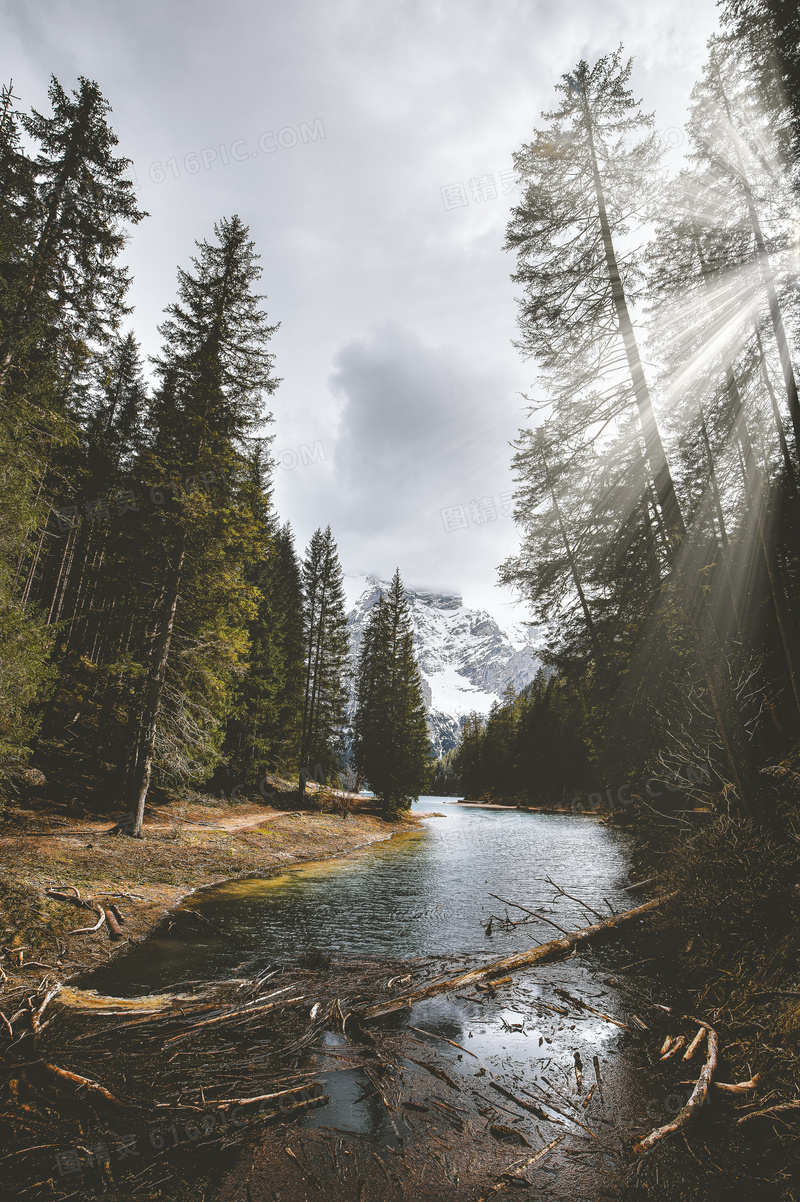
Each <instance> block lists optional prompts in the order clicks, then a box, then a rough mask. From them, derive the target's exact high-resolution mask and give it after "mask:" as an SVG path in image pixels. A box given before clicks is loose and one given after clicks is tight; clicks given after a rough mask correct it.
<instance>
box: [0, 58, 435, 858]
mask: <svg viewBox="0 0 800 1202" xmlns="http://www.w3.org/2000/svg"><path fill="white" fill-rule="evenodd" d="M49 98H50V102H51V105H52V112H51V113H50V114H41V113H38V112H36V111H32V112H29V113H28V112H24V111H20V110H19V109H18V108H17V107H16V104H15V100H16V98H15V96H14V94H13V91H12V87H11V86H10V85H9V86H6V87H5V88H4V89H3V92H2V119H1V120H0V178H1V179H2V192H1V193H0V247H1V248H2V287H1V289H0V362H1V363H2V367H1V368H0V372H1V373H2V374H1V375H0V389H1V390H2V392H1V393H0V395H2V403H3V420H2V426H1V427H0V474H1V475H2V481H3V488H2V492H1V493H0V510H2V519H0V527H1V528H2V536H0V537H2V556H1V557H0V625H1V626H2V648H3V649H2V655H1V656H0V696H1V697H2V708H1V709H0V774H1V775H0V779H2V781H3V785H4V787H5V789H6V791H7V792H8V791H9V790H11V792H12V793H13V791H14V790H15V782H22V783H24V782H25V781H26V779H28V780H29V779H31V778H30V772H31V771H33V772H34V773H39V774H40V775H43V776H44V778H45V779H46V780H47V781H52V782H55V787H56V789H57V790H58V791H59V792H60V793H61V794H62V795H63V794H64V793H67V792H70V791H72V792H73V793H74V792H75V791H76V790H77V791H79V792H80V793H81V795H82V796H84V797H86V798H88V799H90V800H91V801H93V803H94V808H95V809H98V808H99V809H100V810H101V811H102V810H105V812H108V813H112V812H114V811H118V810H120V809H121V810H123V811H124V813H123V814H122V816H121V819H120V822H119V824H118V825H119V829H120V830H121V831H122V833H127V834H134V835H141V833H142V822H143V816H144V810H145V804H146V800H147V797H148V791H149V789H150V786H151V783H152V784H153V786H154V787H155V788H156V789H159V790H161V792H162V793H163V791H164V790H169V789H173V790H175V789H178V790H181V789H183V790H186V789H192V788H198V787H201V786H202V787H204V788H207V789H211V790H216V789H223V790H225V789H227V790H229V791H230V790H232V789H234V788H236V786H237V785H238V786H239V788H240V789H244V788H248V787H251V788H252V787H253V786H254V785H255V782H256V781H257V780H258V778H259V777H261V776H262V774H263V773H264V772H265V771H271V772H273V773H279V774H283V775H284V776H286V775H288V776H292V775H294V776H295V777H297V779H298V792H299V795H300V798H301V800H302V797H303V794H304V790H305V782H306V780H307V779H308V777H309V775H310V776H312V777H313V779H314V780H316V781H326V782H332V783H334V784H335V783H338V782H339V780H340V775H341V774H342V773H343V772H345V771H346V770H347V769H348V765H349V760H348V756H347V754H346V752H347V743H348V739H349V725H350V718H351V716H353V715H351V714H350V712H349V698H350V687H349V686H350V680H351V676H352V673H353V671H354V667H355V666H354V665H352V666H351V663H350V652H349V641H348V631H347V616H346V612H345V603H344V593H343V589H342V568H341V565H340V562H339V557H338V551H337V547H336V542H335V540H334V538H333V535H332V532H331V529H330V527H329V526H327V527H326V528H324V529H322V528H320V529H318V530H317V532H316V533H315V534H314V535H313V537H312V539H311V541H310V543H309V546H308V548H307V551H306V554H305V556H304V557H303V558H302V560H301V559H300V558H299V557H298V553H297V550H296V548H295V545H294V538H293V534H292V531H291V529H290V527H289V526H288V524H286V523H283V524H282V523H281V522H280V519H279V518H278V516H277V514H276V512H275V510H274V507H273V505H272V501H271V484H270V482H271V472H272V469H273V467H274V464H273V462H272V460H271V459H270V450H269V448H270V443H271V441H272V435H271V434H270V433H269V426H270V424H271V423H272V421H273V417H272V415H271V414H270V413H265V412H264V409H263V402H264V398H265V397H271V396H272V394H273V393H274V392H275V390H276V388H277V387H278V385H279V383H280V381H279V379H278V378H277V376H276V374H275V365H274V356H273V355H272V354H271V353H270V351H269V342H270V338H271V336H272V335H273V334H274V332H275V330H276V329H277V325H271V324H270V322H269V318H268V316H267V313H266V312H265V310H264V309H263V308H262V307H261V302H262V301H263V300H264V299H265V298H264V297H262V296H261V295H259V294H258V292H257V290H256V288H257V283H258V280H259V278H260V275H261V268H260V267H259V265H258V258H259V256H258V254H257V253H256V250H255V246H254V243H253V242H252V240H251V239H250V238H249V231H248V229H247V226H246V225H245V224H244V223H243V222H242V221H241V220H240V218H239V217H237V216H233V217H230V218H222V219H221V220H220V221H218V222H217V223H216V224H215V227H214V231H213V236H212V237H211V238H210V239H209V240H205V239H203V240H201V241H198V243H197V255H196V257H194V258H193V259H192V261H191V264H190V265H188V266H187V267H186V268H182V267H179V268H178V270H177V287H176V299H175V300H173V301H171V302H170V303H169V304H168V305H167V306H166V308H165V320H164V322H163V324H162V325H161V326H160V327H159V333H160V335H161V337H162V339H163V344H162V350H161V353H160V354H159V355H158V356H157V357H156V358H155V359H154V360H153V361H152V363H151V364H150V365H149V366H150V368H151V369H152V379H153V383H152V386H151V385H150V384H149V383H148V382H146V379H145V365H144V364H143V362H142V358H141V354H140V351H139V347H138V344H137V340H136V337H135V334H134V333H133V332H132V331H131V330H130V329H126V328H125V324H126V322H127V321H128V319H129V318H130V317H131V309H130V307H129V306H127V305H126V293H127V290H128V287H129V283H130V280H129V278H128V274H127V272H126V269H125V268H124V267H122V266H121V265H120V264H119V261H118V260H119V256H120V254H121V252H122V250H123V247H124V245H125V242H126V238H127V237H128V233H129V231H130V228H131V227H132V226H135V225H136V224H138V223H139V222H140V221H142V220H144V219H145V218H146V217H147V214H146V213H144V212H142V211H141V210H140V209H139V208H138V207H137V204H136V201H135V198H134V189H133V184H132V182H131V180H130V179H129V178H127V176H126V171H127V169H128V168H129V167H130V162H129V160H127V159H125V158H124V157H120V156H117V155H116V154H115V146H116V144H117V138H116V136H115V135H114V133H113V131H112V129H111V127H110V125H109V119H108V115H109V111H110V106H109V103H108V101H107V100H106V99H105V98H104V96H103V95H102V93H101V92H100V90H99V88H98V86H97V84H96V83H94V82H92V81H90V80H88V79H85V78H81V79H80V80H79V82H78V87H77V88H76V89H75V90H74V92H73V93H72V94H71V95H70V94H69V93H68V92H67V91H65V89H64V88H63V87H62V85H61V83H60V82H59V81H58V80H57V79H55V77H54V78H53V79H52V82H51V86H50V90H49ZM397 580H398V581H399V575H398V577H397ZM393 606H394V608H393V610H392V613H393V622H392V623H390V624H389V626H385V624H383V623H382V624H380V626H379V627H376V630H375V639H374V640H373V641H377V645H378V650H379V652H380V655H381V660H380V669H378V668H377V666H375V667H373V669H372V676H371V675H370V671H369V670H368V669H367V668H366V667H365V665H364V664H361V665H360V668H359V671H360V675H359V681H360V689H361V691H362V693H363V695H364V696H366V694H367V692H369V693H370V697H371V701H370V704H371V705H372V707H373V709H374V711H375V713H376V714H381V715H382V717H383V719H387V713H388V714H389V718H388V725H387V724H386V723H385V722H384V725H383V727H382V729H383V731H384V733H386V732H389V733H390V734H391V736H392V738H393V741H394V743H395V744H396V746H397V748H398V754H400V755H401V757H402V758H403V762H404V763H406V764H407V772H410V774H411V778H412V783H413V782H414V781H417V779H419V782H422V781H423V780H424V778H425V773H426V771H427V764H428V759H429V752H428V748H427V743H426V741H425V740H423V741H422V742H421V741H420V738H419V730H420V723H422V729H423V731H424V712H423V711H422V710H421V706H422V699H421V694H420V692H419V688H420V685H419V677H418V674H417V670H416V664H415V660H414V657H413V651H412V649H411V645H410V636H408V634H407V631H406V627H407V625H408V616H407V612H406V610H407V607H406V603H405V599H404V594H403V592H402V587H400V592H399V593H398V592H397V590H395V593H394V601H393ZM384 627H385V628H384ZM378 671H380V681H377V682H376V680H375V679H374V676H375V673H376V672H378ZM376 690H377V693H376ZM373 693H376V695H375V696H374V697H373V696H372V694H373ZM387 707H388V709H387ZM420 715H422V716H420ZM356 716H357V715H356ZM373 744H374V739H372V738H371V737H370V736H369V735H368V734H367V733H366V731H365V730H362V731H361V734H360V737H359V743H358V748H359V749H363V756H366V757H367V759H369V758H370V757H372V761H373V764H372V767H371V769H370V773H369V778H367V777H365V776H364V775H363V774H361V775H360V776H359V775H358V774H359V772H360V763H361V760H360V759H359V756H360V755H361V754H362V751H361V750H360V751H359V752H358V753H357V754H356V755H355V756H354V757H353V758H352V772H355V773H356V777H355V778H354V781H352V782H351V783H366V781H367V779H369V783H371V784H373V785H374V787H375V788H376V789H377V790H378V791H379V794H380V796H381V797H382V798H384V801H385V804H386V807H387V809H388V810H389V811H392V810H396V809H397V807H398V806H400V808H403V807H404V806H405V805H407V804H410V803H409V802H408V801H407V800H405V799H406V798H407V796H409V791H408V788H405V791H403V789H402V788H400V784H399V778H398V777H397V771H396V766H395V767H390V768H389V769H388V772H389V776H388V778H387V777H386V772H385V771H384V770H383V769H382V767H381V766H379V764H378V763H376V762H375V759H376V755H375V749H374V745H373ZM378 759H379V760H380V761H381V764H382V763H383V760H384V759H385V757H380V756H379V757H378ZM26 773H27V774H28V775H27V776H26ZM33 779H34V780H36V779H38V778H37V777H36V776H34V777H33ZM348 779H349V778H348ZM409 787H410V786H409ZM398 789H400V792H399V793H398ZM387 790H388V791H387ZM417 792H419V789H417Z"/></svg>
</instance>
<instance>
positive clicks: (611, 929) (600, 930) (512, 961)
mask: <svg viewBox="0 0 800 1202" xmlns="http://www.w3.org/2000/svg"><path fill="white" fill-rule="evenodd" d="M677 896H678V894H677V892H675V893H667V894H665V896H664V897H656V898H654V899H653V901H649V902H645V904H644V905H642V906H636V907H635V909H633V910H626V911H625V913H624V914H614V915H612V916H611V917H610V918H604V919H603V921H602V922H597V923H594V924H593V925H592V926H590V927H583V928H582V929H581V930H580V931H573V932H572V933H571V934H569V935H566V936H565V937H564V938H563V939H551V940H550V942H549V943H540V944H538V945H537V946H536V947H533V948H530V949H529V950H528V951H526V952H518V953H517V954H516V955H514V956H505V957H504V958H503V959H502V960H493V961H492V962H491V963H490V964H484V966H483V967H482V968H474V969H472V970H471V971H470V972H465V973H460V974H459V975H458V976H455V977H445V978H444V980H440V981H433V982H432V983H431V984H430V985H423V986H421V988H419V989H414V990H412V991H411V992H410V993H406V994H403V995H402V996H400V997H396V998H392V999H391V1001H388V1002H379V1003H378V1004H377V1005H373V1006H365V1005H359V1006H354V1007H353V1009H352V1010H351V1012H350V1013H351V1014H352V1016H353V1018H355V1019H357V1020H358V1021H362V1022H363V1021H369V1020H370V1019H373V1018H380V1017H381V1016H382V1015H384V1014H391V1013H393V1012H394V1011H396V1010H403V1009H410V1008H411V1007H412V1006H413V1004H414V1003H415V1002H418V1001H421V1000H422V998H427V997H432V996H433V995H434V994H436V993H450V992H452V991H453V990H454V989H463V988H464V987H465V986H467V985H473V984H475V983H476V982H477V981H484V980H486V979H488V978H491V977H500V976H503V974H505V973H509V972H513V971H514V970H515V969H518V968H526V967H527V966H528V965H530V964H540V963H541V962H542V961H544V960H560V959H563V958H564V957H565V956H568V955H570V953H571V952H572V951H573V950H575V949H577V948H579V947H582V946H583V945H584V944H587V943H593V942H599V941H600V940H601V939H604V938H608V937H610V936H611V935H613V934H614V933H615V932H616V931H617V929H618V928H619V927H621V926H624V925H625V924H626V923H630V922H633V921H634V920H635V919H637V918H642V917H644V915H645V914H650V913H652V911H653V910H657V909H659V907H660V906H664V905H666V904H667V902H670V901H673V900H674V899H675V898H676V897H677Z"/></svg>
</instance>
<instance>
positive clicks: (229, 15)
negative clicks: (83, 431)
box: [0, 0, 716, 607]
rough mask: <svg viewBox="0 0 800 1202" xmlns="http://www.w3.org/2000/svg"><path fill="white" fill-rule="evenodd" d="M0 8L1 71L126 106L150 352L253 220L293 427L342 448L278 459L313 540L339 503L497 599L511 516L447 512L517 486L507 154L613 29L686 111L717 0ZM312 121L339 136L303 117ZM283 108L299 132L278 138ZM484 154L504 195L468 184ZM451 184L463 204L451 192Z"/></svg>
mask: <svg viewBox="0 0 800 1202" xmlns="http://www.w3.org/2000/svg"><path fill="white" fill-rule="evenodd" d="M0 13H2V28H3V38H2V45H0V76H1V77H2V78H4V79H6V80H7V79H9V78H10V77H13V79H14V85H15V91H16V92H17V93H18V94H19V95H20V97H21V99H22V102H23V104H24V105H26V106H28V105H31V104H33V105H36V106H37V107H39V108H43V107H46V103H47V101H46V89H47V82H48V77H49V74H50V72H51V71H53V72H55V73H56V74H57V75H58V76H59V78H60V79H61V81H62V83H64V84H65V85H66V86H70V85H72V84H74V80H75V78H76V76H77V75H79V74H85V75H89V76H90V77H92V78H95V79H97V81H98V83H99V84H100V86H101V88H102V89H103V91H104V92H105V94H106V95H107V97H108V99H109V100H110V102H111V104H112V106H113V110H114V112H113V117H112V121H113V125H114V129H115V131H116V132H117V134H118V136H119V140H120V151H121V152H122V153H123V154H126V155H129V156H130V157H131V158H133V159H134V162H135V168H136V176H137V180H138V191H139V198H140V202H141V204H142V205H143V207H144V208H146V209H148V210H149V212H150V213H151V217H150V218H149V219H148V220H147V221H145V222H143V223H142V224H141V225H140V226H138V227H137V229H136V230H135V232H134V235H133V238H132V241H131V244H130V246H129V248H128V252H127V253H128V260H129V262H130V265H131V269H132V272H133V274H134V277H135V279H134V285H133V289H132V293H131V300H132V302H133V303H134V304H135V306H136V314H135V328H136V332H137V334H138V335H139V337H140V338H141V339H142V341H143V343H144V346H145V350H146V351H147V352H149V353H153V352H155V351H156V350H157V349H158V342H159V339H158V335H157V333H156V325H157V323H158V322H159V321H160V320H161V315H162V311H163V308H164V306H165V305H166V304H167V303H168V302H169V301H170V300H171V299H172V297H173V295H174V287H175V268H176V266H177V265H178V264H185V263H186V262H187V260H188V257H189V255H190V254H191V253H192V251H193V241H194V239H195V238H202V237H206V236H208V235H209V234H210V232H211V228H212V225H213V222H214V220H215V219H217V218H218V217H219V216H221V215H223V214H230V213H233V212H238V213H239V214H240V215H241V216H242V218H243V219H244V220H245V221H247V222H248V223H249V224H250V226H251V229H252V232H253V236H254V238H255V240H256V242H257V245H258V248H259V250H260V252H261V255H262V264H263V267H264V280H263V287H264V291H265V292H266V293H267V294H268V297H269V301H268V309H269V312H270V315H271V317H272V319H273V320H276V321H280V322H281V329H280V330H279V332H278V334H277V335H276V337H275V340H274V346H273V349H274V350H275V352H276V355H277V360H278V374H279V375H280V376H282V377H283V381H284V382H283V384H282V385H281V387H280V389H279V391H278V393H277V394H276V395H275V397H274V398H272V400H271V402H270V408H272V409H273V411H274V413H275V419H276V424H275V427H274V430H275V435H276V444H275V445H276V449H278V450H280V449H284V448H288V449H292V448H294V450H295V452H296V451H297V449H298V448H299V447H301V446H302V445H303V444H306V445H307V446H309V447H312V448H313V446H314V445H315V443H316V442H317V441H321V442H322V444H323V446H324V447H325V449H326V458H325V460H324V461H322V460H318V461H316V462H308V463H304V462H302V460H298V464H297V466H296V468H294V469H293V470H284V471H279V472H278V473H277V480H276V500H277V503H278V506H279V508H280V511H281V514H282V516H283V517H285V518H288V519H289V520H290V521H291V522H292V523H293V525H294V526H295V528H296V530H297V535H298V542H299V543H300V545H301V546H302V545H304V544H305V542H306V541H307V539H308V537H309V536H310V534H311V532H312V531H313V529H314V528H315V527H316V526H317V525H320V524H324V523H325V522H327V521H331V523H332V525H333V526H334V530H335V533H336V536H337V538H338V540H339V543H340V546H341V548H342V553H343V559H344V561H345V567H346V569H348V570H365V571H375V572H377V573H381V574H383V573H386V572H387V571H391V570H392V569H393V568H394V566H395V564H398V563H399V566H400V568H401V571H402V572H403V574H404V576H405V577H406V578H407V580H408V581H409V583H412V584H417V585H426V584H427V585H431V586H436V587H451V588H453V589H454V590H462V591H463V592H464V593H465V596H466V598H467V600H468V601H471V603H477V604H483V605H487V606H488V605H490V604H492V600H493V596H494V604H495V607H496V605H497V599H496V596H495V595H494V588H493V585H494V577H495V572H494V569H495V565H496V564H497V563H498V562H500V560H502V559H503V558H504V557H505V556H506V555H507V554H509V553H510V552H511V551H512V550H513V548H514V545H515V537H514V531H513V523H512V522H511V521H510V519H508V518H507V517H502V518H501V517H498V518H497V519H496V520H495V521H493V522H488V521H487V522H484V523H483V524H478V525H475V524H474V523H473V522H472V519H471V517H470V515H469V512H468V508H467V520H468V528H467V529H461V530H454V531H452V532H450V533H446V532H445V531H444V529H443V527H442V521H441V517H440V512H439V511H440V509H441V508H443V507H446V506H457V505H464V506H465V507H468V505H469V502H470V501H471V500H475V499H481V498H482V497H485V496H494V497H495V498H497V497H498V496H499V494H500V492H501V491H503V490H504V489H505V487H506V486H507V485H509V481H510V476H509V469H508V461H509V458H510V451H509V448H508V446H507V441H508V439H509V438H512V437H513V436H514V434H515V432H516V428H517V426H518V425H519V424H520V419H521V412H520V406H521V404H522V402H521V401H520V399H519V397H518V396H517V395H516V394H517V393H518V392H519V390H520V389H524V388H526V386H527V385H528V384H529V383H530V380H531V377H532V370H531V368H530V366H527V365H524V364H522V363H520V362H519V360H518V358H517V355H516V352H515V351H514V349H513V347H512V346H511V339H512V338H513V337H514V320H515V306H514V290H513V286H512V284H511V282H510V280H509V275H510V272H511V270H512V266H513V264H512V261H511V259H510V258H509V257H508V256H507V255H504V254H503V252H502V245H503V241H504V229H505V225H506V222H507V219H508V212H509V208H510V206H511V205H512V204H513V194H504V193H503V191H502V189H501V185H500V172H501V171H505V170H507V169H509V168H510V167H511V154H512V151H513V150H514V149H515V148H516V147H518V146H519V144H520V142H522V141H523V140H526V139H527V138H528V137H529V136H530V132H531V129H532V128H533V126H534V125H535V124H536V122H537V120H538V114H539V112H540V111H541V110H542V109H543V108H547V107H549V106H550V103H551V100H552V98H553V91H552V88H553V84H554V83H555V82H556V80H557V78H558V77H559V75H560V74H561V73H562V72H565V71H568V70H570V69H571V67H572V66H573V65H574V63H575V62H576V61H577V59H579V58H580V57H582V56H585V57H588V58H594V57H596V56H597V55H598V54H601V53H603V52H605V51H606V50H608V49H610V48H613V47H615V46H616V45H617V44H618V43H619V42H620V41H623V42H624V43H625V45H626V48H627V49H628V51H629V52H630V53H631V54H633V55H634V56H636V58H637V62H636V67H635V74H634V85H635V87H636V90H637V92H639V93H640V94H641V95H642V96H643V97H644V100H645V103H646V105H647V107H648V108H651V109H654V110H656V113H657V121H658V124H659V126H660V127H661V128H664V129H667V128H679V127H680V126H681V125H682V123H683V120H684V111H685V105H686V101H687V99H688V95H689V91H690V88H691V85H692V83H693V81H694V79H695V78H696V75H697V73H698V70H699V66H700V63H701V61H702V57H703V52H704V42H705V39H706V37H707V36H708V34H709V33H710V32H711V31H712V29H713V28H714V26H715V22H716V12H715V3H714V0H691V2H690V0H670V3H668V4H667V3H653V4H649V5H644V6H643V5H642V4H641V3H640V2H639V0H603V2H602V3H598V0H572V3H570V4H569V5H565V4H563V3H554V2H552V0H538V2H537V0H533V2H530V0H525V3H523V2H522V0H387V2H385V3H378V4H375V3H374V0H373V2H370V3H367V0H343V3H339V4H335V5H331V4H326V3H323V2H322V0H299V2H298V3H296V4H293V5H288V4H279V3H277V2H276V0H272V2H267V3H260V2H257V0H228V2H227V3H226V4H224V5H223V4H220V3H219V2H218V0H170V2H169V3H168V4H164V3H161V0H28V2H26V3H25V4H19V3H16V2H15V0H5V2H3V0H0ZM317 120H319V121H321V123H322V127H323V128H324V137H321V136H317V137H316V138H314V139H313V140H311V139H308V140H305V141H304V140H303V137H302V135H301V132H300V131H301V124H302V123H306V125H307V126H308V127H309V128H311V129H313V128H314V123H315V122H316V121H317ZM281 130H293V131H295V133H296V135H297V140H296V142H293V141H292V135H291V134H290V133H287V134H285V135H284V142H285V143H286V144H285V145H277V136H278V135H279V133H280V131H281ZM269 133H271V134H272V135H273V138H272V139H269V138H266V137H265V138H264V141H263V142H262V141H261V139H262V136H264V135H267V134H269ZM237 142H238V154H239V155H240V156H241V157H240V158H234V157H233V156H232V154H231V147H232V145H233V144H234V143H237ZM273 145H277V149H275V150H271V149H267V148H268V147H272V146H273ZM221 147H224V148H225V155H223V153H222V151H221V149H220V148H221ZM204 150H205V151H206V152H207V153H206V155H205V156H203V151H204ZM212 151H214V152H216V157H215V158H213V159H212V158H211V152H212ZM192 156H194V157H192ZM225 156H227V159H228V162H227V163H226V162H225V161H224V158H225ZM195 163H198V164H199V166H198V168H197V169H196V170H195V169H194V166H193V164H195ZM151 168H152V170H151ZM176 175H177V178H176ZM481 176H492V177H493V178H494V180H495V185H494V186H495V191H496V193H497V194H496V196H493V197H491V196H486V197H485V198H484V199H481V200H478V199H475V198H474V197H473V196H472V194H471V191H470V186H469V181H470V180H472V179H479V178H480V177H481ZM453 183H460V184H462V185H463V187H464V188H465V189H466V195H467V200H468V203H467V204H466V205H462V206H460V207H457V208H454V209H452V210H451V211H447V210H446V209H445V207H444V204H443V200H442V195H441V192H440V189H441V188H442V187H444V186H445V185H449V184H453Z"/></svg>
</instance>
